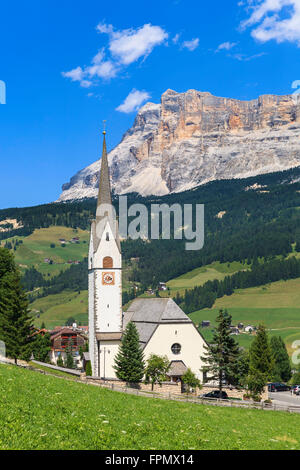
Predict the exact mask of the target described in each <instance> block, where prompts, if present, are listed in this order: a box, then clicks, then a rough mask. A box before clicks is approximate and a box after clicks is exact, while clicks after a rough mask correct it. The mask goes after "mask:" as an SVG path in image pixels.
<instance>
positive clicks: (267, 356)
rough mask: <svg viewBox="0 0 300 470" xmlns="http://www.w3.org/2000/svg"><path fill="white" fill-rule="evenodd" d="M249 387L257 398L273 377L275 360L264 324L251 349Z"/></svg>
mask: <svg viewBox="0 0 300 470" xmlns="http://www.w3.org/2000/svg"><path fill="white" fill-rule="evenodd" d="M249 358H250V362H249V375H248V378H247V384H248V388H249V390H250V393H251V395H252V397H253V398H255V399H257V398H258V396H259V395H260V394H261V393H262V392H263V389H264V386H265V385H266V383H267V381H268V380H270V379H271V377H272V371H273V367H274V361H273V357H272V351H271V348H270V344H269V339H268V335H267V332H266V329H265V327H264V326H263V325H259V327H258V330H257V333H256V336H255V338H254V340H253V341H252V343H251V346H250V351H249Z"/></svg>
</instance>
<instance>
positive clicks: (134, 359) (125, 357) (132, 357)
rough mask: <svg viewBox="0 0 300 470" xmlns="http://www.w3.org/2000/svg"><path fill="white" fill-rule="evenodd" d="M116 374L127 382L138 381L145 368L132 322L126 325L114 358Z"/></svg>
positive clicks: (137, 336)
mask: <svg viewBox="0 0 300 470" xmlns="http://www.w3.org/2000/svg"><path fill="white" fill-rule="evenodd" d="M114 369H115V371H116V375H117V377H118V379H120V380H123V381H125V382H127V383H138V382H140V381H141V380H142V378H143V375H144V370H145V363H144V354H143V352H142V350H141V347H140V344H139V334H138V331H137V328H136V326H135V324H134V323H133V322H129V323H128V324H127V326H126V329H125V332H124V335H123V338H122V342H121V345H120V347H119V351H118V354H117V355H116V358H115V366H114Z"/></svg>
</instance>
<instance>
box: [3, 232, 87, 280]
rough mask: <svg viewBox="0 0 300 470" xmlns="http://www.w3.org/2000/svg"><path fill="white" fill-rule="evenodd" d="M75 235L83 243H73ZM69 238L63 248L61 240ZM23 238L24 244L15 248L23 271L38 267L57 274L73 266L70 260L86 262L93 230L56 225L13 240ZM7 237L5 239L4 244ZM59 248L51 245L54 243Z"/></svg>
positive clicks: (48, 272) (45, 272) (44, 272)
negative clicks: (48, 259)
mask: <svg viewBox="0 0 300 470" xmlns="http://www.w3.org/2000/svg"><path fill="white" fill-rule="evenodd" d="M73 237H79V242H80V243H79V244H76V243H69V241H70V240H71V239H72V238H73ZM60 238H62V239H65V240H66V245H65V247H63V246H62V245H61V243H60V241H59V239H60ZM16 239H19V240H22V241H23V243H22V244H21V245H19V246H18V247H17V248H16V251H14V255H15V260H16V263H17V264H18V265H19V267H20V269H21V271H24V270H25V269H27V268H30V267H31V266H34V267H35V268H36V269H37V270H38V271H40V272H41V273H42V274H44V275H48V274H49V275H50V276H54V275H56V274H59V272H60V271H61V270H64V269H67V268H68V267H69V265H68V261H77V260H78V261H82V260H83V259H84V258H85V257H86V256H87V252H88V244H87V243H88V241H89V232H88V231H85V230H81V229H72V228H68V227H59V226H52V227H49V228H41V229H37V230H35V231H34V232H33V233H32V234H31V235H29V236H28V237H14V238H13V239H8V241H10V242H11V241H12V240H16ZM5 242H6V240H5V241H3V242H2V246H4V244H5ZM51 244H54V245H55V247H54V248H51V247H50V245H51ZM45 258H50V259H52V260H53V264H52V265H50V264H47V263H45V262H44V259H45Z"/></svg>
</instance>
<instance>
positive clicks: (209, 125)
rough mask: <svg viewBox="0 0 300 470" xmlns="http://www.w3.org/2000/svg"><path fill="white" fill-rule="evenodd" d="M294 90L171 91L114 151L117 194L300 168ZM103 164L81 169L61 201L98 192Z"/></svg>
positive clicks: (147, 109) (145, 110)
mask: <svg viewBox="0 0 300 470" xmlns="http://www.w3.org/2000/svg"><path fill="white" fill-rule="evenodd" d="M293 98H294V97H293V96H292V95H285V96H276V95H263V96H260V97H259V98H257V99H254V100H250V101H241V100H236V99H232V98H221V97H216V96H213V95H212V94H211V93H209V92H201V91H197V90H188V91H186V92H185V93H177V92H176V91H174V90H170V89H169V90H166V91H165V92H164V93H163V95H162V97H161V103H160V104H156V103H151V102H149V103H147V104H145V105H144V106H143V107H142V108H141V109H140V110H139V111H138V113H137V115H136V118H135V120H134V124H133V126H132V127H131V128H130V129H129V130H128V131H127V132H126V133H125V134H124V136H123V138H122V140H121V142H120V144H119V145H117V146H116V147H115V148H114V149H113V150H112V151H111V152H110V154H109V156H108V161H109V165H110V173H111V178H112V186H113V188H114V190H115V191H116V193H118V194H124V193H129V192H138V193H140V194H142V195H152V194H155V195H163V194H167V193H169V192H179V191H184V190H186V189H190V188H193V187H195V186H198V185H200V184H203V183H206V182H208V181H212V180H215V179H228V178H242V177H248V176H255V175H258V174H262V173H269V172H272V171H281V170H286V169H288V168H292V167H295V166H298V165H300V139H299V137H300V103H297V102H295V100H294V99H293ZM99 168H100V162H99V161H97V162H95V163H93V164H92V165H90V166H88V167H86V168H85V169H83V170H81V171H79V172H78V173H77V174H76V175H75V176H74V177H72V178H71V180H70V182H69V183H67V184H65V185H64V186H63V193H62V195H61V197H60V199H59V200H68V199H79V198H83V197H94V196H96V194H97V187H98V177H99Z"/></svg>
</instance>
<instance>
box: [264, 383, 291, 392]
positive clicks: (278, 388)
mask: <svg viewBox="0 0 300 470" xmlns="http://www.w3.org/2000/svg"><path fill="white" fill-rule="evenodd" d="M289 390H291V387H290V386H289V385H286V384H283V383H280V382H272V383H270V384H268V391H269V392H288V391H289Z"/></svg>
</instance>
